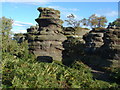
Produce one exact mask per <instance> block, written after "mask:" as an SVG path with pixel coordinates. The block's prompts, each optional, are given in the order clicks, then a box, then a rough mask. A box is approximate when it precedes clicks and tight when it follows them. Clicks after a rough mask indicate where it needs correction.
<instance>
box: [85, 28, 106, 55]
mask: <svg viewBox="0 0 120 90" xmlns="http://www.w3.org/2000/svg"><path fill="white" fill-rule="evenodd" d="M105 31H106V30H102V29H101V30H95V29H94V30H92V31H90V32H89V33H87V34H85V35H84V36H83V39H84V40H85V45H86V49H85V50H86V51H88V52H90V53H92V52H94V51H99V48H100V47H101V46H102V45H103V44H104V42H103V36H104V33H105Z"/></svg>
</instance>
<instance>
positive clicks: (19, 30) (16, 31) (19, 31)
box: [12, 30, 27, 33]
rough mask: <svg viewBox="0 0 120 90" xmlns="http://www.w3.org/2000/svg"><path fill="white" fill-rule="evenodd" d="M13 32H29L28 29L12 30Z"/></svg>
mask: <svg viewBox="0 0 120 90" xmlns="http://www.w3.org/2000/svg"><path fill="white" fill-rule="evenodd" d="M12 31H13V33H27V30H12Z"/></svg>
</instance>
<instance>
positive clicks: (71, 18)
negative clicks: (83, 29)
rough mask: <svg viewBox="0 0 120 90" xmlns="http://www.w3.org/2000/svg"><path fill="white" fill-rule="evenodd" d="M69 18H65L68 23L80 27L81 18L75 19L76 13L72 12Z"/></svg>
mask: <svg viewBox="0 0 120 90" xmlns="http://www.w3.org/2000/svg"><path fill="white" fill-rule="evenodd" d="M67 18H68V20H65V21H66V22H67V23H68V25H71V26H72V27H74V28H75V27H79V25H80V23H81V20H76V19H75V15H73V14H70V15H68V16H67Z"/></svg>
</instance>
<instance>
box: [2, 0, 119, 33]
mask: <svg viewBox="0 0 120 90" xmlns="http://www.w3.org/2000/svg"><path fill="white" fill-rule="evenodd" d="M38 7H50V8H54V9H58V10H60V11H61V19H62V20H65V19H67V18H66V16H67V15H69V14H71V13H72V14H74V15H75V16H76V19H78V20H80V19H82V18H88V17H89V16H90V15H92V14H97V15H98V16H101V15H104V16H106V17H107V19H108V22H112V21H114V20H115V19H116V18H117V17H118V3H117V2H4V3H2V16H5V17H7V18H11V19H13V20H14V23H13V29H12V31H13V32H14V33H19V32H21V33H24V32H26V29H27V28H29V27H30V26H31V25H36V24H37V23H36V22H35V19H36V18H37V17H38V16H39V12H38V11H37V8H38ZM63 25H64V26H66V23H64V24H63Z"/></svg>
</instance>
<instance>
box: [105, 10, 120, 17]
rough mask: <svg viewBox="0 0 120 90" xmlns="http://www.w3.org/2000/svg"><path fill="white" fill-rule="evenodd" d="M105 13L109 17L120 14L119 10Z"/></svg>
mask: <svg viewBox="0 0 120 90" xmlns="http://www.w3.org/2000/svg"><path fill="white" fill-rule="evenodd" d="M105 15H106V16H108V17H116V16H118V12H117V11H111V12H107V13H105Z"/></svg>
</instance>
